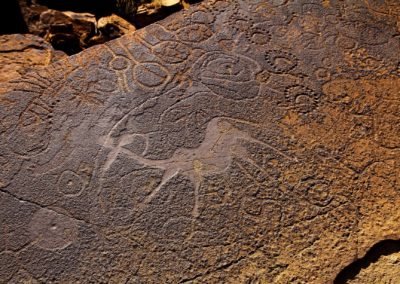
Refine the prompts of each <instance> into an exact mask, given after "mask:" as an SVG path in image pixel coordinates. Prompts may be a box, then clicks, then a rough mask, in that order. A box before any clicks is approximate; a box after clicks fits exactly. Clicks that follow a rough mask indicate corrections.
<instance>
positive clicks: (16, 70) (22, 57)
mask: <svg viewBox="0 0 400 284" xmlns="http://www.w3.org/2000/svg"><path fill="white" fill-rule="evenodd" d="M65 57H66V55H65V54H64V53H63V52H62V51H56V50H54V49H53V47H52V46H51V45H50V44H49V43H47V42H46V41H45V40H43V39H42V38H40V37H38V36H34V35H29V34H26V35H20V34H16V35H2V36H0V82H2V83H4V82H9V81H12V80H15V79H17V78H19V77H20V76H23V75H24V74H26V73H27V72H28V71H30V70H33V69H35V68H37V67H43V66H47V65H49V64H52V63H54V62H56V61H58V60H60V59H62V58H65Z"/></svg>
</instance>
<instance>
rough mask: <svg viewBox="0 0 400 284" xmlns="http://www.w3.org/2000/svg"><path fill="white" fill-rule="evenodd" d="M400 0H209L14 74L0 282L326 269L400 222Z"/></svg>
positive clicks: (0, 105) (270, 277)
mask: <svg viewBox="0 0 400 284" xmlns="http://www.w3.org/2000/svg"><path fill="white" fill-rule="evenodd" d="M390 2H391V3H390ZM399 16H400V5H399V4H398V3H397V1H386V2H385V3H384V2H383V1H374V0H366V1H335V0H331V1H329V0H326V1H313V0H307V1H302V0H301V1H286V0H274V1H272V0H271V1H256V0H251V1H249V0H248V1H209V2H206V3H204V4H201V5H199V6H197V7H194V8H192V9H190V10H188V11H185V12H183V13H180V14H178V15H174V16H172V17H170V18H168V19H166V20H165V21H162V22H161V23H159V24H155V25H151V26H148V27H146V28H145V29H143V30H140V31H138V32H136V33H135V34H133V35H130V36H125V37H123V38H121V39H118V40H115V41H112V42H109V43H107V44H105V45H102V46H98V47H95V48H91V49H89V50H87V51H85V52H83V53H81V54H79V55H77V56H74V57H71V58H69V59H67V60H64V61H61V62H59V63H55V64H53V65H51V66H50V67H47V68H45V69H44V70H40V71H37V72H33V73H30V74H28V75H26V76H25V77H24V78H23V79H20V80H19V81H18V82H16V83H15V84H14V85H13V91H10V92H8V93H4V94H2V95H0V167H1V171H0V191H1V192H0V210H1V213H0V221H1V222H0V225H1V238H0V280H1V282H11V283H20V282H22V281H31V282H33V283H329V282H332V281H333V280H334V279H335V277H336V275H337V274H338V273H339V272H340V270H341V269H343V268H344V267H346V266H348V265H349V264H350V263H351V262H352V261H353V260H354V259H356V258H361V257H363V255H364V254H365V253H366V252H367V251H368V250H369V248H370V247H372V246H373V245H374V244H375V243H377V242H379V241H382V240H384V239H387V238H392V239H398V238H399V237H400V210H399V202H400V192H399V190H400V189H399V187H400V179H399V178H400V167H399V164H400V139H399V134H400V116H399V113H400V93H399V88H400V78H399V58H400V45H399ZM363 279H364V278H363Z"/></svg>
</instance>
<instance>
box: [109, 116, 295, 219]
mask: <svg viewBox="0 0 400 284" xmlns="http://www.w3.org/2000/svg"><path fill="white" fill-rule="evenodd" d="M235 121H236V122H240V123H247V124H254V123H251V122H245V121H242V120H236V119H232V118H226V117H218V118H214V119H212V120H211V121H210V122H209V123H208V125H207V128H206V134H205V138H204V140H203V142H202V143H201V144H200V146H199V147H198V148H180V149H178V150H177V151H175V153H174V154H173V156H172V157H171V158H169V159H164V160H153V159H147V158H145V157H144V155H145V152H146V150H145V151H144V153H143V154H142V155H138V154H136V153H134V152H132V151H130V150H128V149H127V148H125V147H124V146H126V145H129V144H130V143H131V142H132V141H133V140H134V139H135V138H137V136H139V137H141V138H144V139H145V140H146V141H148V138H147V137H146V135H145V134H124V135H122V136H121V137H119V142H117V143H115V141H114V139H113V138H112V137H111V135H108V136H107V137H106V138H105V141H104V144H103V147H106V148H109V149H111V152H110V153H109V154H108V157H107V160H106V163H105V164H104V166H103V169H102V170H103V173H105V172H107V170H108V169H109V168H110V167H111V165H112V164H113V162H114V161H115V160H116V158H117V156H118V155H119V154H120V153H122V154H124V155H126V156H128V157H130V158H132V159H134V160H135V161H137V162H139V163H141V164H143V165H144V166H147V167H153V168H158V169H161V170H163V172H164V174H163V177H162V180H161V182H160V183H159V184H158V186H157V187H156V188H155V189H154V190H153V191H152V192H151V193H150V194H149V195H148V196H147V198H146V199H145V200H144V202H143V204H142V205H143V206H146V205H147V204H149V203H150V202H151V201H152V200H153V199H154V198H155V197H156V195H157V193H158V192H159V191H160V190H161V189H162V188H163V187H164V185H166V184H167V183H168V181H170V180H171V179H172V178H174V177H175V176H177V175H178V174H183V175H185V176H187V177H188V178H189V179H190V180H191V181H192V182H193V184H194V196H195V202H194V208H193V211H192V215H193V217H195V218H196V217H198V216H199V188H200V185H201V182H202V179H203V177H204V176H206V175H210V174H216V173H220V172H223V171H225V170H226V169H227V168H228V167H229V165H230V164H231V162H232V158H233V157H234V156H237V157H240V158H242V159H245V160H247V161H250V162H251V163H252V164H253V165H255V162H254V161H252V160H250V158H248V156H249V155H248V154H247V151H246V149H245V148H244V147H243V146H242V145H241V143H240V141H247V142H250V143H255V144H258V145H261V146H262V147H264V148H267V149H269V150H272V151H274V152H276V153H278V154H279V155H281V156H282V157H284V158H286V159H289V160H294V159H293V158H291V157H290V156H288V155H287V154H285V153H283V152H282V151H280V150H279V149H277V148H275V147H273V146H271V145H269V144H267V143H265V142H263V141H261V140H258V139H255V138H253V137H251V136H250V135H249V134H248V133H246V132H244V131H242V130H239V129H238V128H236V127H234V126H233V125H232V123H231V122H235ZM254 125H256V124H254ZM257 126H258V125H257ZM255 166H257V165H255Z"/></svg>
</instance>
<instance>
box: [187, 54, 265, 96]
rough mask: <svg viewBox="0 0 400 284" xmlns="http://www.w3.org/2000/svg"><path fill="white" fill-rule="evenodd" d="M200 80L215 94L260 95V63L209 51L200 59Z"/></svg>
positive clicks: (198, 70) (197, 67) (197, 69)
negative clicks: (258, 76) (258, 78)
mask: <svg viewBox="0 0 400 284" xmlns="http://www.w3.org/2000/svg"><path fill="white" fill-rule="evenodd" d="M200 62H201V63H200V66H195V67H194V70H195V71H196V72H199V74H197V76H198V77H199V79H200V81H201V82H202V83H203V84H204V85H205V86H206V87H208V88H209V89H210V90H211V91H212V92H214V93H215V94H217V95H219V96H222V97H225V98H227V99H234V100H240V99H250V98H254V97H256V96H257V95H258V93H259V90H260V83H259V82H258V81H257V80H256V75H257V74H258V73H259V72H260V68H259V67H258V65H257V64H256V63H255V62H253V61H252V60H251V59H249V58H247V57H243V56H239V55H231V54H226V53H222V52H215V53H209V54H206V55H205V56H203V57H202V58H201V59H200Z"/></svg>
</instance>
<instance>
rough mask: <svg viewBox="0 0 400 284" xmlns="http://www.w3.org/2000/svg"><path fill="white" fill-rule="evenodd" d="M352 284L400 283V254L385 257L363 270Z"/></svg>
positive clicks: (351, 281)
mask: <svg viewBox="0 0 400 284" xmlns="http://www.w3.org/2000/svg"><path fill="white" fill-rule="evenodd" d="M348 283H351V284H365V283H371V284H381V283H385V284H395V283H400V253H399V252H398V253H394V254H392V255H387V256H383V257H382V258H381V259H379V261H378V262H376V263H373V264H371V265H370V266H369V267H368V268H365V269H363V270H362V271H361V272H360V274H359V275H357V277H356V278H355V279H352V280H350V281H349V282H348Z"/></svg>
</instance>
